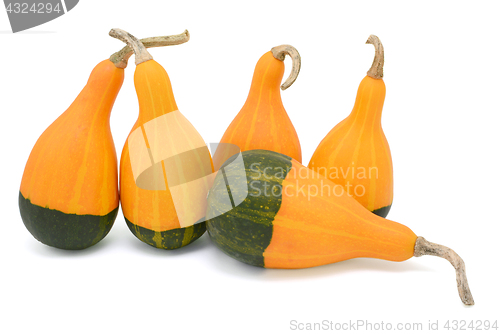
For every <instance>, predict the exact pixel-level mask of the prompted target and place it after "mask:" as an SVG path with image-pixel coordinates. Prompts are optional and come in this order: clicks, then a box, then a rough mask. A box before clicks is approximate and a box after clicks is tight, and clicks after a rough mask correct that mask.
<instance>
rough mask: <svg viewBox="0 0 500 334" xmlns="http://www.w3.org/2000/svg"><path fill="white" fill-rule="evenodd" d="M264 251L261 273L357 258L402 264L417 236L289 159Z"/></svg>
mask: <svg viewBox="0 0 500 334" xmlns="http://www.w3.org/2000/svg"><path fill="white" fill-rule="evenodd" d="M282 186H283V187H282V203H281V207H280V209H279V211H278V213H277V214H276V216H275V218H274V221H273V223H272V224H273V235H272V240H271V243H270V244H269V246H268V247H267V248H266V250H265V252H264V264H265V267H266V268H289V269H296V268H308V267H315V266H320V265H324V264H329V263H334V262H339V261H343V260H347V259H352V258H358V257H369V258H377V259H384V260H390V261H404V260H407V259H409V258H411V257H413V254H414V247H415V242H416V239H417V236H416V235H415V233H413V231H412V230H410V229H409V228H408V227H406V226H404V225H402V224H399V223H396V222H394V221H391V220H388V219H384V218H382V217H379V216H377V215H375V214H373V213H371V212H369V211H368V210H366V209H365V208H364V207H363V206H362V205H360V204H359V203H358V202H357V201H354V200H352V198H350V196H348V195H347V193H346V192H345V191H344V192H342V191H341V189H338V188H336V187H340V186H339V185H335V184H333V183H332V182H331V181H329V180H328V179H326V178H325V177H323V176H321V175H319V174H317V173H315V172H313V171H311V170H310V169H308V168H306V167H304V166H302V165H301V164H300V163H298V162H297V161H294V160H292V169H291V170H290V171H289V172H288V174H287V177H286V178H285V180H284V181H283V183H282Z"/></svg>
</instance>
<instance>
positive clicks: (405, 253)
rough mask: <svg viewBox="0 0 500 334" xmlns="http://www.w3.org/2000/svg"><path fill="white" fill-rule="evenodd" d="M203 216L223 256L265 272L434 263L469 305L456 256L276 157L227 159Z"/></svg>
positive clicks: (258, 154) (260, 154) (257, 153)
mask: <svg viewBox="0 0 500 334" xmlns="http://www.w3.org/2000/svg"><path fill="white" fill-rule="evenodd" d="M245 176H246V177H245ZM233 203H237V204H236V205H234V204H233ZM206 217H207V229H208V232H209V234H210V237H211V239H212V241H213V242H214V243H215V244H216V245H217V246H218V247H219V248H220V249H221V250H222V251H224V252H225V253H226V254H228V255H229V256H231V257H233V258H235V259H237V260H239V261H242V262H245V263H248V264H251V265H255V266H260V267H265V268H282V269H296V268H308V267H314V266H320V265H324V264H329V263H334V262H339V261H343V260H348V259H352V258H357V257H368V258H376V259H383V260H389V261H405V260H408V259H410V258H411V257H413V256H421V255H426V254H427V255H435V256H440V257H443V258H445V259H447V260H449V261H450V262H451V264H452V265H453V266H454V267H455V269H456V274H457V284H458V290H459V294H460V297H461V299H462V301H463V302H464V303H465V304H467V305H472V304H473V303H474V301H473V299H472V295H471V293H470V290H469V286H468V283H467V277H466V275H465V265H464V262H463V261H462V259H461V258H460V257H459V256H458V255H457V254H456V253H455V252H453V251H452V250H451V249H449V248H447V247H444V246H441V245H437V244H433V243H431V242H428V241H426V240H425V239H424V238H422V237H417V235H415V233H413V231H412V230H410V229H409V228H408V227H406V226H404V225H401V224H399V223H396V222H394V221H391V220H387V219H385V218H382V217H380V216H377V215H375V214H373V213H371V212H369V211H368V210H366V209H365V208H364V207H363V206H362V205H361V204H359V202H357V201H356V200H355V199H353V198H352V197H350V196H349V195H348V194H346V193H345V192H344V191H343V188H342V186H340V185H338V184H336V183H333V182H331V181H330V180H328V179H327V178H326V177H324V176H322V175H320V174H318V173H316V172H314V171H312V170H311V169H309V168H307V167H304V166H303V165H302V164H300V163H299V162H298V161H296V160H295V159H292V158H291V157H288V156H286V155H283V154H280V153H276V152H271V151H264V150H253V151H246V152H242V153H241V154H240V155H235V156H233V158H231V159H228V160H227V161H226V162H225V163H224V165H223V166H222V167H221V170H219V172H218V173H217V176H216V178H215V180H214V183H213V187H212V188H211V189H210V193H209V197H208V208H207V215H206Z"/></svg>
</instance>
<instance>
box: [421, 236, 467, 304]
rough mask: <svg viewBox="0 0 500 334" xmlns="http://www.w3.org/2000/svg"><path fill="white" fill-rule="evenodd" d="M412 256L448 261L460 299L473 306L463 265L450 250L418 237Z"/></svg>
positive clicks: (458, 257)
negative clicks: (455, 275) (455, 277)
mask: <svg viewBox="0 0 500 334" xmlns="http://www.w3.org/2000/svg"><path fill="white" fill-rule="evenodd" d="M413 255H414V256H416V257H419V256H422V255H434V256H439V257H442V258H443V259H446V260H448V261H450V263H451V265H452V266H453V268H455V271H456V273H457V287H458V294H459V295H460V299H462V302H463V303H464V304H465V305H474V299H473V298H472V294H471V292H470V289H469V283H467V276H466V274H465V263H464V261H463V260H462V259H461V258H460V256H458V254H457V253H455V252H454V251H453V250H452V249H450V248H448V247H445V246H442V245H438V244H435V243H432V242H429V241H427V240H425V239H424V238H423V237H418V238H417V241H416V242H415V250H414V254H413Z"/></svg>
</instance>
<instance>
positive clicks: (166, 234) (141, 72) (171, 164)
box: [110, 29, 213, 249]
mask: <svg viewBox="0 0 500 334" xmlns="http://www.w3.org/2000/svg"><path fill="white" fill-rule="evenodd" d="M110 35H111V36H112V37H115V38H118V39H120V40H122V41H124V42H125V43H127V44H128V45H129V46H131V47H132V49H133V50H134V53H135V60H136V61H135V63H136V65H137V66H136V69H135V74H134V84H135V89H136V92H137V98H138V100H139V116H138V119H137V121H136V123H135V124H134V126H133V127H132V130H131V131H130V134H129V136H128V138H127V141H126V142H125V146H124V147H123V151H122V156H121V161H120V199H121V204H122V210H123V214H124V216H125V220H126V222H127V225H128V227H129V229H130V231H132V233H133V234H134V235H135V236H136V237H137V238H139V239H140V240H141V241H143V242H145V243H147V244H149V245H151V246H154V247H157V248H163V249H174V248H179V247H182V246H186V245H188V244H190V243H191V242H193V241H194V240H196V239H198V238H199V237H200V236H201V235H202V234H203V233H204V232H205V230H206V226H205V222H204V216H205V211H206V205H205V204H206V196H207V192H208V189H209V187H210V183H209V177H208V176H210V175H211V174H212V173H213V165H212V159H211V156H210V152H209V150H208V148H207V146H206V144H205V142H204V140H203V139H202V137H201V136H200V134H199V133H198V132H197V131H196V129H195V128H194V127H193V125H192V124H191V123H190V122H189V121H188V120H187V119H186V118H185V117H184V116H183V115H182V114H181V113H180V112H179V110H178V108H177V104H176V102H175V99H174V95H173V92H172V86H171V84H170V79H169V77H168V74H167V72H166V71H165V69H164V68H163V67H162V66H161V65H160V64H158V63H157V62H156V61H154V60H153V58H152V57H151V55H150V54H149V52H147V50H146V48H145V47H144V46H143V45H142V43H141V42H140V41H138V40H137V39H136V38H135V37H134V36H132V35H130V34H129V33H127V32H125V31H123V30H120V29H112V30H111V31H110Z"/></svg>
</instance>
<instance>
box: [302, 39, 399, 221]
mask: <svg viewBox="0 0 500 334" xmlns="http://www.w3.org/2000/svg"><path fill="white" fill-rule="evenodd" d="M366 43H367V44H373V45H374V46H375V59H374V61H373V65H372V67H371V68H370V70H369V71H368V75H367V76H366V77H365V78H364V79H363V80H362V81H361V84H360V85H359V88H358V93H357V95H356V102H355V103H354V108H353V110H352V112H351V114H350V115H349V116H348V117H347V118H345V119H344V120H343V121H342V122H340V123H339V124H337V125H336V126H335V127H334V128H333V129H332V130H331V131H330V132H329V133H328V134H327V135H326V137H325V138H323V140H322V141H321V143H320V144H319V146H318V147H317V148H316V151H315V152H314V154H313V155H312V157H311V160H310V161H309V165H308V167H309V168H311V169H313V170H315V171H316V172H318V173H320V174H322V175H324V176H326V177H328V178H329V179H330V180H332V181H333V182H335V183H338V184H340V185H342V186H343V187H344V189H345V191H346V192H348V193H349V194H350V195H351V196H353V197H354V198H355V199H356V200H357V201H358V202H360V203H361V204H362V205H363V206H364V207H365V208H367V209H368V210H370V211H372V212H373V213H375V214H377V215H379V216H381V217H386V216H387V214H388V213H389V210H390V208H391V205H392V199H393V175H392V158H391V151H390V149H389V144H388V143H387V139H386V137H385V134H384V131H383V130H382V125H381V117H382V107H383V105H384V99H385V84H384V81H383V80H382V77H383V66H384V49H383V47H382V43H380V40H379V39H378V37H377V36H374V35H371V36H370V37H369V38H368V41H367V42H366Z"/></svg>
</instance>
